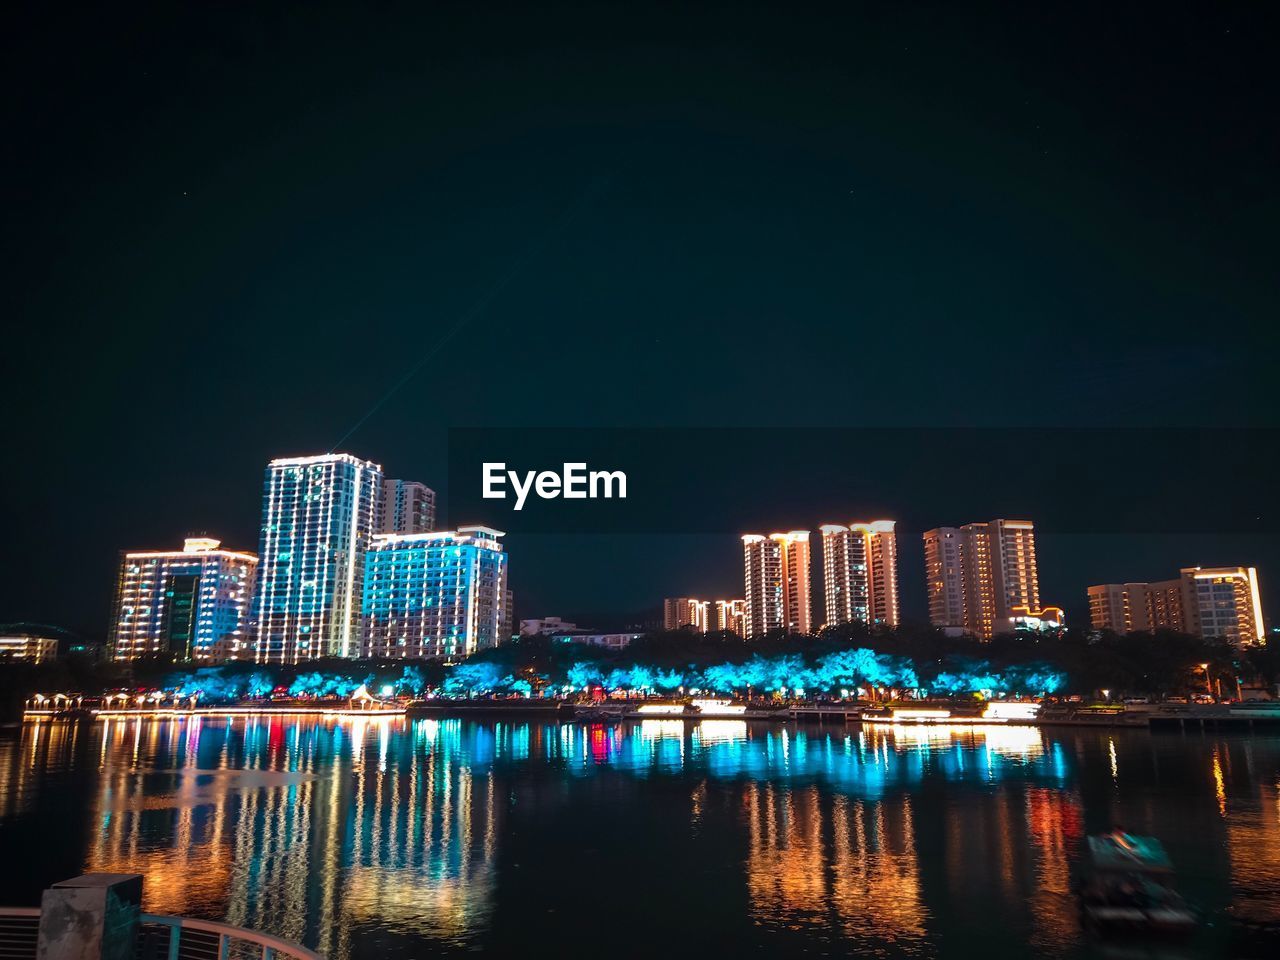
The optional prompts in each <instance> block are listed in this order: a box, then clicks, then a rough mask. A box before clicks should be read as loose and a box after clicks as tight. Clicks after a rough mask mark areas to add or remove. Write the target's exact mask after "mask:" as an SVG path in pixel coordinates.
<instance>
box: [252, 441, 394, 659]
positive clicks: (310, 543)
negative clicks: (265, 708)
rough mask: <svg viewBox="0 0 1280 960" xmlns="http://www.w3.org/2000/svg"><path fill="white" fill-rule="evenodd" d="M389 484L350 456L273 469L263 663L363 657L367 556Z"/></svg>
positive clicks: (261, 580) (266, 523)
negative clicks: (363, 604) (384, 488)
mask: <svg viewBox="0 0 1280 960" xmlns="http://www.w3.org/2000/svg"><path fill="white" fill-rule="evenodd" d="M382 481H383V476H382V467H380V466H379V465H378V464H376V463H371V462H370V461H368V460H361V459H359V458H357V457H353V456H351V455H350V454H346V453H331V454H324V455H321V456H315V457H285V458H282V459H279V460H272V461H271V463H270V464H269V465H268V466H267V471H266V483H265V487H264V493H263V502H262V534H261V540H260V549H259V555H260V557H261V562H260V564H259V568H258V590H257V595H256V597H255V600H254V620H255V623H256V637H255V644H256V650H255V656H256V658H257V660H258V661H259V662H263V663H296V662H297V661H299V660H310V659H314V658H316V657H326V656H328V657H354V656H357V655H358V654H359V651H360V609H361V601H362V597H363V595H364V575H365V551H366V550H367V549H368V546H369V542H370V540H371V539H372V537H373V535H374V533H375V532H376V530H377V521H378V504H379V498H380V497H381V493H382V489H383V486H382Z"/></svg>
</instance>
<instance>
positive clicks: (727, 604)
mask: <svg viewBox="0 0 1280 960" xmlns="http://www.w3.org/2000/svg"><path fill="white" fill-rule="evenodd" d="M710 611H711V624H710V626H709V627H708V629H709V630H711V631H714V632H716V633H736V634H737V635H738V636H740V637H745V636H747V620H746V603H745V601H742V600H717V601H716V602H715V603H714V604H712V605H711V607H710Z"/></svg>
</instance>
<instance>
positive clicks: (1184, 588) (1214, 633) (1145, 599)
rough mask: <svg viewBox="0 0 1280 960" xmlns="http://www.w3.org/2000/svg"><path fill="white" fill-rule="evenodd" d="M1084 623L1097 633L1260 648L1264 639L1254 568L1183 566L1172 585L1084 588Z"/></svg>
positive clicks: (1120, 584)
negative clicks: (1172, 634)
mask: <svg viewBox="0 0 1280 960" xmlns="http://www.w3.org/2000/svg"><path fill="white" fill-rule="evenodd" d="M1088 595H1089V620H1090V622H1091V623H1092V625H1093V626H1094V627H1095V628H1096V629H1099V630H1114V631H1116V632H1117V633H1132V632H1134V631H1141V630H1160V629H1166V630H1176V631H1178V632H1180V633H1190V634H1194V635H1196V636H1199V637H1202V638H1204V639H1218V638H1220V639H1225V640H1230V641H1231V642H1232V643H1260V642H1262V640H1263V639H1264V636H1265V632H1264V631H1265V628H1264V625H1263V620H1262V599H1261V595H1260V592H1259V587H1258V571H1257V570H1256V569H1255V568H1254V567H1184V568H1183V569H1182V570H1181V571H1180V576H1179V577H1178V579H1177V580H1163V581H1159V582H1157V583H1101V584H1097V585H1095V586H1092V587H1089V589H1088Z"/></svg>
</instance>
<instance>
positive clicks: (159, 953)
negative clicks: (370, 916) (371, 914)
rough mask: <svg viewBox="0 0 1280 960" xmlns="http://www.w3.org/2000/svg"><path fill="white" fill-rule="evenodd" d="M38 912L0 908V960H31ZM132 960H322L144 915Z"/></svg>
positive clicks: (226, 928) (287, 943)
mask: <svg viewBox="0 0 1280 960" xmlns="http://www.w3.org/2000/svg"><path fill="white" fill-rule="evenodd" d="M39 929H40V908H39V907H0V960H35V956H36V942H37V939H38V934H39ZM135 955H136V957H137V960H324V958H323V957H322V956H321V955H320V954H318V953H316V952H315V951H314V950H308V949H307V948H306V947H304V946H302V945H301V944H298V943H294V942H293V941H292V940H285V939H282V938H281V937H274V936H272V935H271V934H269V933H260V932H259V931H257V930H246V929H245V928H244V927H233V926H232V925H231V924H229V923H215V922H214V921H212V920H196V919H193V918H192V917H168V916H162V915H159V914H153V913H144V914H142V917H141V923H140V924H139V926H138V945H137V950H136V953H135Z"/></svg>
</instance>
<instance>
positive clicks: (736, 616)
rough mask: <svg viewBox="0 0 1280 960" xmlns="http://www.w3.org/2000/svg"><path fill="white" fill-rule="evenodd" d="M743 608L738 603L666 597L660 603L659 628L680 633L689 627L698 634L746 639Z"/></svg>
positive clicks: (741, 603) (735, 601)
mask: <svg viewBox="0 0 1280 960" xmlns="http://www.w3.org/2000/svg"><path fill="white" fill-rule="evenodd" d="M744 606H745V604H744V603H743V601H741V600H698V599H696V598H694V597H668V598H667V599H666V600H664V601H662V628H663V629H664V630H681V629H684V628H686V627H689V628H692V629H693V630H696V631H697V632H698V633H736V634H737V635H738V636H740V637H741V636H746V633H745V630H746V627H745V625H744V623H743V620H744Z"/></svg>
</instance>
